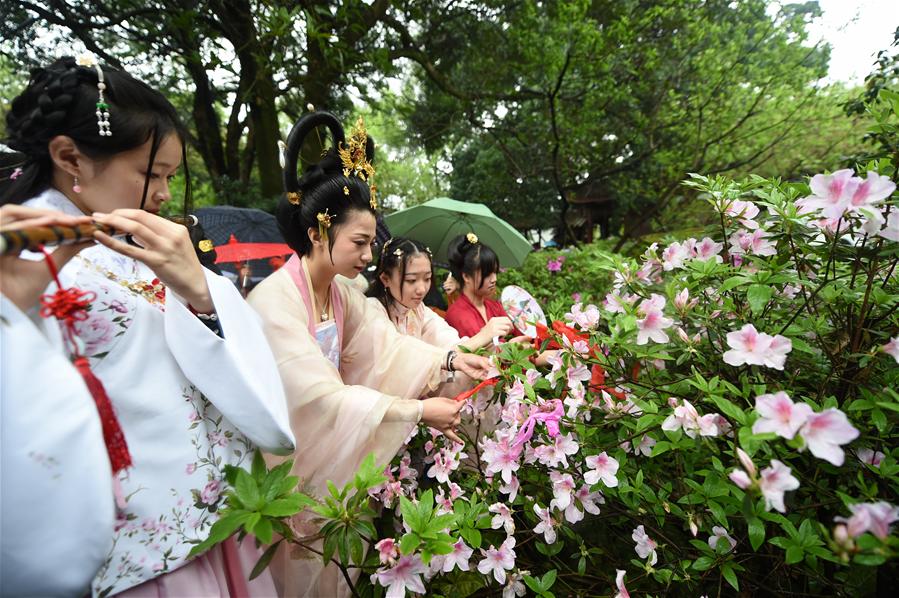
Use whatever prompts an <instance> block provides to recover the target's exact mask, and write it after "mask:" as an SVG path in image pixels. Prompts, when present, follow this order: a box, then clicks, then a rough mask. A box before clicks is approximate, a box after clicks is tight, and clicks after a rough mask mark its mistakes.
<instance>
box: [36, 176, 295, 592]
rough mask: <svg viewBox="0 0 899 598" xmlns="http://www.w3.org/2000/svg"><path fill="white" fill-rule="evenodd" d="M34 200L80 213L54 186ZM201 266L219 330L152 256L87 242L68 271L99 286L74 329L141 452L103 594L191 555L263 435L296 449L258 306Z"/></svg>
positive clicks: (86, 285)
mask: <svg viewBox="0 0 899 598" xmlns="http://www.w3.org/2000/svg"><path fill="white" fill-rule="evenodd" d="M25 205H27V206H29V207H34V208H45V209H52V210H59V211H62V212H65V213H68V214H75V215H79V214H80V211H79V210H78V208H76V207H75V205H74V204H72V203H71V202H70V201H69V200H68V199H67V198H66V197H65V196H64V195H62V194H61V193H59V192H58V191H56V190H53V189H49V190H47V191H45V192H44V193H42V194H41V195H39V196H38V197H36V198H34V199H32V200H29V201H28V202H26V203H25ZM204 274H205V276H206V281H207V283H208V286H209V292H210V295H211V297H212V301H213V304H214V306H215V311H216V313H217V315H218V318H219V323H220V326H221V330H222V337H220V336H218V335H217V334H216V333H214V332H213V331H211V330H210V329H209V328H207V327H206V326H205V325H204V324H203V322H202V321H201V320H200V319H199V318H197V317H196V316H195V315H194V314H193V313H191V311H190V310H189V309H188V306H187V305H186V302H185V301H184V299H183V298H181V297H179V296H178V295H177V294H175V293H174V292H172V291H171V290H168V291H167V292H165V293H164V294H163V292H162V288H161V285H158V281H156V282H154V279H155V275H154V274H153V272H152V270H150V269H149V268H148V267H147V266H146V265H144V264H142V263H140V262H138V261H136V260H133V259H131V258H128V257H125V256H123V255H121V254H118V253H116V252H114V251H112V250H110V249H108V248H106V247H103V246H101V245H96V246H94V247H90V248H88V249H85V250H83V251H82V252H81V253H80V254H79V255H78V256H76V257H75V258H74V259H72V260H71V261H70V262H69V263H68V264H66V266H65V267H64V268H63V269H62V271H61V272H60V279H61V282H62V284H63V286H77V287H79V288H80V289H82V290H84V291H90V292H93V293H95V294H96V297H95V298H94V299H93V301H92V303H91V307H90V311H89V312H88V318H87V320H85V321H83V322H78V323H77V326H76V332H77V334H78V337H79V338H80V340H81V341H83V343H84V350H83V352H84V354H85V355H86V356H87V357H88V358H89V359H90V362H91V367H92V368H93V371H94V373H95V374H96V376H97V377H98V378H99V379H100V380H101V381H102V382H103V385H104V387H105V388H106V392H107V394H108V395H109V397H110V400H111V401H112V404H113V406H114V408H115V410H116V414H117V416H118V419H119V422H120V424H121V426H122V430H123V431H124V435H125V439H126V441H127V443H128V448H129V450H130V453H131V457H132V460H133V465H132V467H130V468H129V469H127V470H126V471H124V472H121V473H120V475H119V480H120V482H121V487H122V489H123V493H124V498H125V501H126V505H125V508H124V509H121V510H120V511H119V513H118V519H117V522H116V532H115V536H114V539H113V546H112V549H111V550H110V551H109V553H108V554H107V556H106V559H105V561H104V563H103V564H102V567H101V568H100V571H99V572H98V574H97V576H96V578H95V579H94V582H93V592H94V594H95V595H100V594H102V595H107V594H116V593H119V592H122V591H124V590H128V589H129V588H132V587H135V586H137V585H139V584H141V583H143V582H147V581H148V580H154V579H157V578H159V577H160V576H163V575H164V574H166V573H167V572H170V571H174V570H176V569H179V568H181V567H183V566H184V565H186V564H187V563H188V561H187V554H188V552H189V551H190V549H191V547H192V546H193V544H191V542H195V541H202V540H203V539H205V538H206V537H207V536H208V534H209V529H210V527H211V526H212V524H213V523H214V522H215V521H216V519H217V518H218V514H217V510H218V508H219V506H220V505H221V501H222V493H223V491H224V489H225V481H224V472H223V466H224V465H225V464H232V465H247V464H248V463H249V462H250V461H251V459H252V451H253V450H254V449H255V447H256V446H258V447H260V448H261V449H263V450H264V451H266V452H270V453H276V454H288V453H291V452H292V451H293V449H294V439H293V434H292V432H291V430H290V425H289V420H288V417H287V410H286V403H285V399H284V392H283V389H282V387H281V382H280V379H279V378H278V371H277V369H276V367H275V365H274V357H273V356H272V352H271V350H270V349H269V347H268V344H267V343H266V341H265V337H264V335H263V333H262V329H261V327H260V326H259V322H258V317H257V316H256V314H255V313H254V312H253V310H251V309H250V308H249V306H248V305H247V304H246V303H245V302H244V300H243V299H242V298H241V296H240V294H239V293H238V292H237V289H235V288H234V285H232V284H231V283H230V282H228V280H226V279H225V278H223V277H221V276H216V275H215V274H213V273H211V272H209V271H207V270H204ZM53 287H55V285H51V288H53ZM204 556H205V555H204ZM203 558H204V557H203V556H201V557H199V559H203ZM199 559H198V560H199ZM195 564H196V561H195V562H194V563H191V566H193V565H195ZM250 566H252V563H250ZM198 575H199V572H198ZM204 575H205V574H204ZM179 577H180V578H183V577H184V575H180V576H179ZM196 587H197V588H198V591H200V589H201V587H202V586H200V585H197V586H196Z"/></svg>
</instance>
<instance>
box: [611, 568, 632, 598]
mask: <svg viewBox="0 0 899 598" xmlns="http://www.w3.org/2000/svg"><path fill="white" fill-rule="evenodd" d="M625 573H626V572H625V571H624V570H623V569H615V587H616V588H618V593H617V594H615V596H613V598H631V595H630V593H629V592H628V591H627V588H626V587H624V575H625Z"/></svg>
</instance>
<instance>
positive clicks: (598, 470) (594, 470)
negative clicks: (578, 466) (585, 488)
mask: <svg viewBox="0 0 899 598" xmlns="http://www.w3.org/2000/svg"><path fill="white" fill-rule="evenodd" d="M586 462H587V467H589V468H590V471H588V472H586V473H585V474H584V481H585V482H587V483H588V484H590V485H591V486H593V485H594V484H596V483H598V482H599V481H600V480H602V483H603V484H605V485H606V487H608V488H614V487H615V486H617V485H618V478H617V477H616V474H617V473H618V467H619V466H618V461H617V460H616V459H614V458H612V457H610V456H609V455H608V454H607V453H606V452H605V451H603V452H601V453H600V454H598V455H590V456H589V457H587V459H586Z"/></svg>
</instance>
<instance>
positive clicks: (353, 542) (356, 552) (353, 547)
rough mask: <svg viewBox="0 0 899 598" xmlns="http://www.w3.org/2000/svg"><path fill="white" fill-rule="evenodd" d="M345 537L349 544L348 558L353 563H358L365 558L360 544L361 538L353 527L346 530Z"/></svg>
mask: <svg viewBox="0 0 899 598" xmlns="http://www.w3.org/2000/svg"><path fill="white" fill-rule="evenodd" d="M347 538H348V539H349V544H350V558H351V559H352V560H353V562H354V563H356V564H360V563H362V561H363V559H364V558H365V550H364V548H363V546H362V538H361V537H360V536H359V533H358V532H356V530H354V529H349V530H347Z"/></svg>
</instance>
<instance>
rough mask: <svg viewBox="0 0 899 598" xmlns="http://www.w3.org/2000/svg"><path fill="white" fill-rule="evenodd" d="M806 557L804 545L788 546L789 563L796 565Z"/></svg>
mask: <svg viewBox="0 0 899 598" xmlns="http://www.w3.org/2000/svg"><path fill="white" fill-rule="evenodd" d="M803 558H805V551H804V550H803V549H802V546H796V545H795V544H794V545H792V546H790V547H789V548H787V560H786V562H787V564H788V565H795V564H796V563H799V562H801V561H802V559H803Z"/></svg>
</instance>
